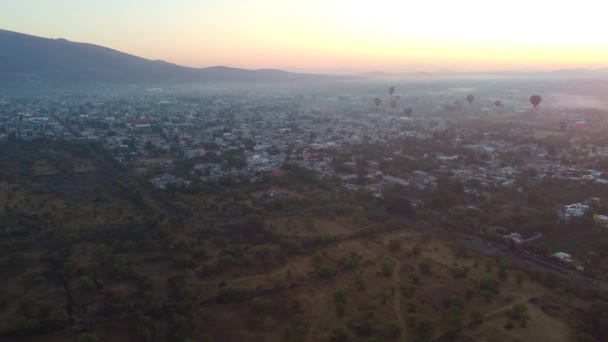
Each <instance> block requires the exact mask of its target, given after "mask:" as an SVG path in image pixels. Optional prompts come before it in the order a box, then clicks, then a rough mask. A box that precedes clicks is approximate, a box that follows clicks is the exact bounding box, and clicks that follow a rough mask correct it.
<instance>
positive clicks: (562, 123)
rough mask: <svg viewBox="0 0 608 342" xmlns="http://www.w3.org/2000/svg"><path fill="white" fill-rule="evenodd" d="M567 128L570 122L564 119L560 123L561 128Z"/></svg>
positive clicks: (563, 129)
mask: <svg viewBox="0 0 608 342" xmlns="http://www.w3.org/2000/svg"><path fill="white" fill-rule="evenodd" d="M566 128H568V123H567V122H566V120H563V121H561V122H560V123H559V129H560V130H562V131H565V130H566Z"/></svg>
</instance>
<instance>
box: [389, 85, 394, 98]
mask: <svg viewBox="0 0 608 342" xmlns="http://www.w3.org/2000/svg"><path fill="white" fill-rule="evenodd" d="M388 93H389V95H391V96H393V94H395V87H394V86H391V87H390V88H388Z"/></svg>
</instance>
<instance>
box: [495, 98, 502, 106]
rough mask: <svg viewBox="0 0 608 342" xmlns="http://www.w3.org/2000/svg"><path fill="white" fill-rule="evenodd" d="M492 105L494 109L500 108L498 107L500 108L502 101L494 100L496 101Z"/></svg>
mask: <svg viewBox="0 0 608 342" xmlns="http://www.w3.org/2000/svg"><path fill="white" fill-rule="evenodd" d="M494 105H495V106H496V107H500V106H502V101H501V100H496V101H494Z"/></svg>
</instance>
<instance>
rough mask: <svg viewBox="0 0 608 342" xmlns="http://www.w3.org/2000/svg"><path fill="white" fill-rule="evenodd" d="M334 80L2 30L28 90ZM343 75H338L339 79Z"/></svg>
mask: <svg viewBox="0 0 608 342" xmlns="http://www.w3.org/2000/svg"><path fill="white" fill-rule="evenodd" d="M336 77H338V76H328V75H319V74H312V73H300V72H287V71H282V70H277V69H260V70H247V69H238V68H230V67H224V66H216V67H209V68H190V67H184V66H180V65H176V64H172V63H168V62H165V61H160V60H149V59H145V58H141V57H137V56H134V55H130V54H127V53H124V52H120V51H117V50H113V49H110V48H106V47H103V46H99V45H94V44H87V43H76V42H71V41H68V40H66V39H49V38H42V37H36V36H32V35H27V34H23V33H17V32H12V31H6V30H0V86H5V88H6V86H7V85H8V86H10V87H13V86H16V87H24V88H28V87H30V86H31V85H32V84H46V85H58V84H71V85H79V84H144V83H153V84H172V83H173V84H177V83H199V82H230V81H241V82H282V81H296V80H319V79H331V78H336ZM343 77H345V76H340V78H343ZM349 77H357V78H372V79H420V78H422V79H427V78H437V79H461V78H463V79H467V78H504V77H508V78H511V77H516V78H529V77H533V78H546V77H551V78H555V77H557V78H564V77H566V78H572V77H583V78H589V77H591V78H596V77H601V78H605V77H608V69H597V70H589V69H567V70H557V71H553V72H533V71H497V72H447V71H443V72H408V73H387V72H382V71H377V72H368V73H363V74H357V75H352V76H349Z"/></svg>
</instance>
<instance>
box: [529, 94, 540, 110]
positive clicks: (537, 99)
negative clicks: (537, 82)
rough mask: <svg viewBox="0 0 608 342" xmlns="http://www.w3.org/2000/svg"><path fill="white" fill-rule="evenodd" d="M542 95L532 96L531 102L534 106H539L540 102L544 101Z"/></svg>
mask: <svg viewBox="0 0 608 342" xmlns="http://www.w3.org/2000/svg"><path fill="white" fill-rule="evenodd" d="M542 99H543V98H542V97H540V95H532V96H530V103H532V105H533V106H534V108H536V107H537V106H538V104H539V103H540V101H542Z"/></svg>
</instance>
